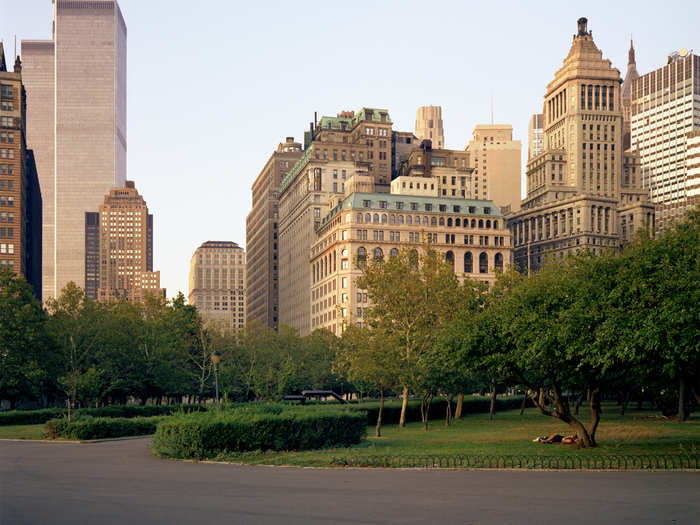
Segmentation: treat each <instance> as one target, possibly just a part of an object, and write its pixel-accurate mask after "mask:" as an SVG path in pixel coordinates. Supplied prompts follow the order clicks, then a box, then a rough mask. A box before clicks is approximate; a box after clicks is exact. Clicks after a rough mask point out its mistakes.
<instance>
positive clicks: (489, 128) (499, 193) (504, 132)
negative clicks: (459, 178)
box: [466, 124, 522, 210]
mask: <svg viewBox="0 0 700 525" xmlns="http://www.w3.org/2000/svg"><path fill="white" fill-rule="evenodd" d="M466 151H467V152H468V153H469V157H470V160H471V163H472V165H471V167H472V168H474V173H473V174H472V177H473V179H472V180H473V186H472V190H473V192H472V198H473V199H484V200H492V201H493V202H494V203H496V206H499V207H500V208H506V209H507V207H510V209H511V210H517V209H518V208H519V207H520V198H521V190H520V186H521V183H520V180H521V177H522V174H521V162H522V160H521V155H522V153H521V152H522V145H521V143H520V141H519V140H513V126H511V125H510V124H480V125H477V126H476V127H475V128H474V136H473V138H472V140H471V141H470V142H469V144H467V148H466Z"/></svg>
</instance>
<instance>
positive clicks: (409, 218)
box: [406, 215, 413, 224]
mask: <svg viewBox="0 0 700 525" xmlns="http://www.w3.org/2000/svg"><path fill="white" fill-rule="evenodd" d="M406 224H413V217H411V216H410V215H406Z"/></svg>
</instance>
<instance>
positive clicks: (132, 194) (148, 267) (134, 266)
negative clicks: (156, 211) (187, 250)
mask: <svg viewBox="0 0 700 525" xmlns="http://www.w3.org/2000/svg"><path fill="white" fill-rule="evenodd" d="M84 224H85V269H86V271H85V293H86V294H87V295H88V296H89V297H93V298H95V299H98V300H100V301H111V300H116V299H125V300H127V301H140V300H143V298H144V297H145V296H146V295H147V294H154V295H162V296H164V295H165V290H163V289H162V288H161V287H160V272H154V271H153V215H150V214H149V213H148V206H147V205H146V201H145V200H144V199H143V197H142V196H141V195H139V193H138V191H137V190H136V187H135V186H134V183H133V182H132V181H126V185H125V187H123V188H112V189H111V190H110V191H109V194H108V195H106V196H105V197H104V202H103V203H102V205H100V208H99V212H97V213H94V212H86V213H85V223H84Z"/></svg>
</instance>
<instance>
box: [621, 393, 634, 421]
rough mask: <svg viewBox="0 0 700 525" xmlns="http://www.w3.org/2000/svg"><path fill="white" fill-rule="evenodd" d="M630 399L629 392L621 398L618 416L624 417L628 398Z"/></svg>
mask: <svg viewBox="0 0 700 525" xmlns="http://www.w3.org/2000/svg"><path fill="white" fill-rule="evenodd" d="M631 397H632V394H631V392H630V391H629V390H627V391H626V392H625V393H624V395H623V397H622V403H621V404H620V415H621V416H624V415H625V411H626V410H627V405H629V402H630V398H631Z"/></svg>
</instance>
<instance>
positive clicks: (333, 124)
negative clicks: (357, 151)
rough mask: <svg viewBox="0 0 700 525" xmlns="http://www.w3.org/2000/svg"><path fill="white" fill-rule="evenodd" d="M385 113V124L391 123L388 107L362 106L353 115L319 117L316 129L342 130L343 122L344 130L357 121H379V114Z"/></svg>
mask: <svg viewBox="0 0 700 525" xmlns="http://www.w3.org/2000/svg"><path fill="white" fill-rule="evenodd" d="M370 112H371V113H372V116H371V118H368V117H369V114H370ZM382 113H385V114H386V120H385V121H384V122H385V123H387V124H391V117H390V116H389V110H388V109H376V108H362V109H361V110H360V111H358V112H357V114H356V115H355V116H354V117H321V122H319V123H318V129H335V130H342V129H343V126H342V124H345V129H346V130H348V131H349V130H351V129H352V128H353V127H355V126H356V125H357V124H358V123H359V122H362V121H365V120H369V121H372V122H381V121H382V117H381V114H382Z"/></svg>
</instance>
